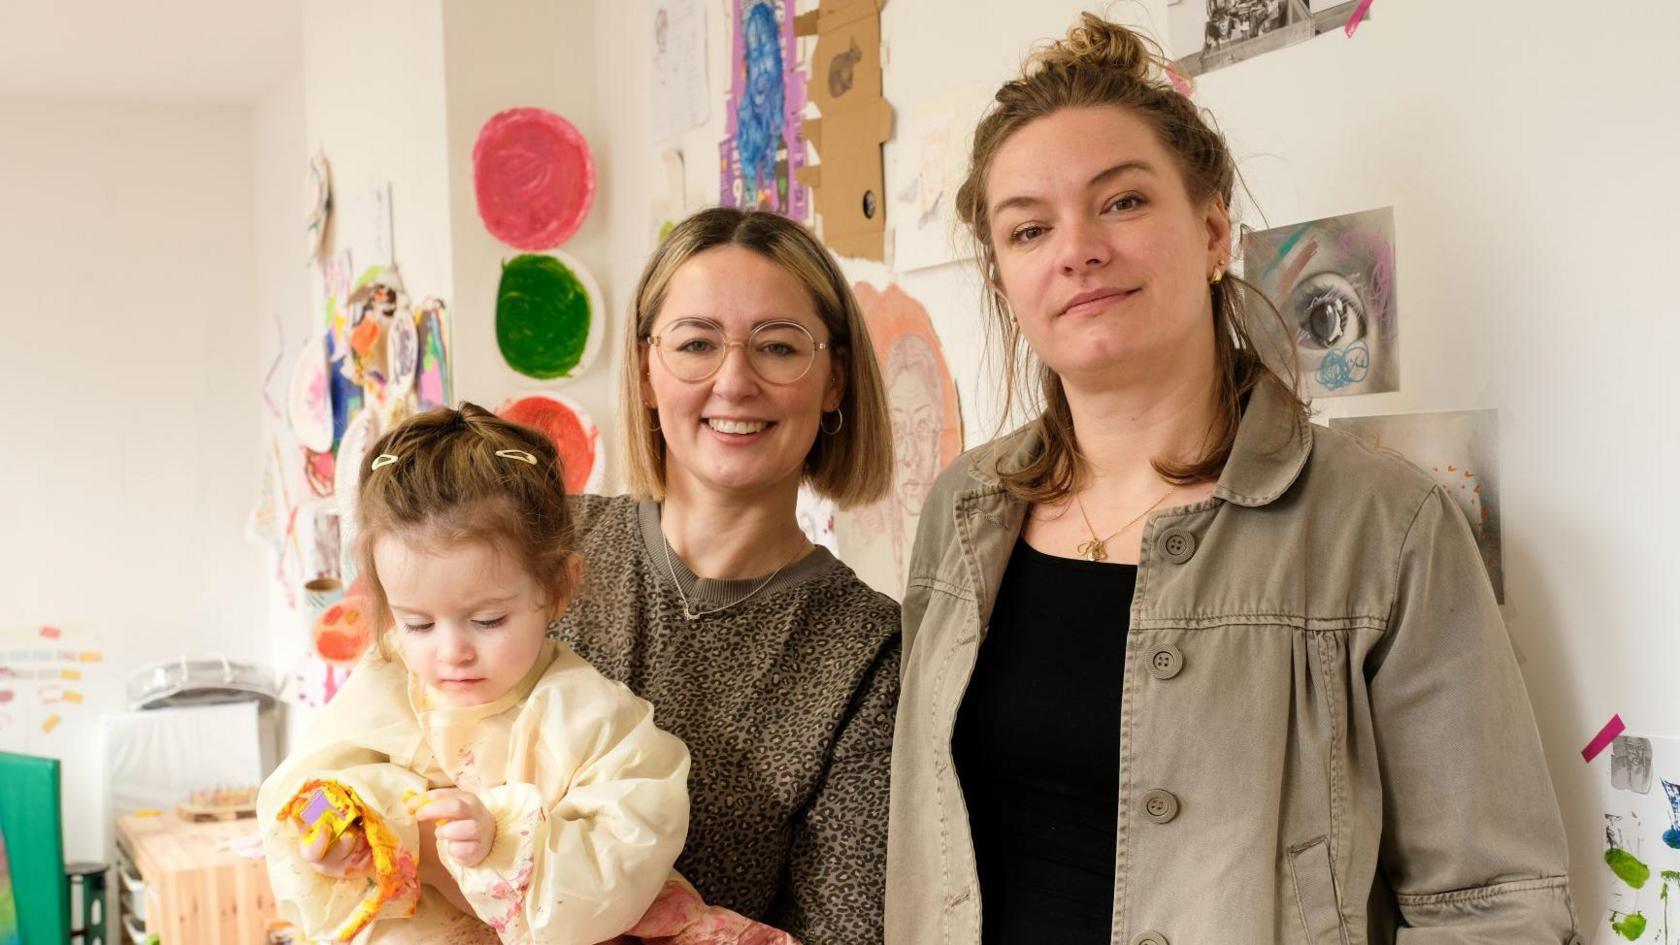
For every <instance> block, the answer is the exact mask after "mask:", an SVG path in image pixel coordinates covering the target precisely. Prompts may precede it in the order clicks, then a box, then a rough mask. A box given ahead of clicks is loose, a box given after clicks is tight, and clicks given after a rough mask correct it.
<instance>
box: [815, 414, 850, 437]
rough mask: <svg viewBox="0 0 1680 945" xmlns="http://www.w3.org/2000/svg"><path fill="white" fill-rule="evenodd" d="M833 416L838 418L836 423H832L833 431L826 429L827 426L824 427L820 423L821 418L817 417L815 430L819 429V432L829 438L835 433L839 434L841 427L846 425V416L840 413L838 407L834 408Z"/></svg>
mask: <svg viewBox="0 0 1680 945" xmlns="http://www.w3.org/2000/svg"><path fill="white" fill-rule="evenodd" d="M834 416H836V417H838V418H839V419H837V420H836V421H835V422H834V429H832V430H830V429H829V428H828V427H827V426H826V425H825V424H824V423H823V422H822V418H821V417H818V418H817V429H819V430H821V431H823V432H824V433H826V434H828V435H829V436H833V435H834V434H836V433H839V432H840V428H841V427H843V426H845V425H846V415H845V414H844V413H842V412H841V410H840V408H839V407H835V408H834Z"/></svg>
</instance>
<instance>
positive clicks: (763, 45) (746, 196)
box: [735, 0, 787, 210]
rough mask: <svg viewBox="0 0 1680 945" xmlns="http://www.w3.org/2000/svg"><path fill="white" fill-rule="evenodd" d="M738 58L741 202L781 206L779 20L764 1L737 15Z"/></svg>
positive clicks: (783, 200)
mask: <svg viewBox="0 0 1680 945" xmlns="http://www.w3.org/2000/svg"><path fill="white" fill-rule="evenodd" d="M741 39H742V59H743V61H744V65H745V67H746V87H745V88H744V89H743V90H742V94H741V96H740V99H739V102H738V104H737V106H736V114H735V153H736V154H737V155H738V156H739V158H740V161H741V186H742V193H741V203H742V205H743V206H748V207H767V208H769V209H777V210H780V209H785V207H786V205H787V195H786V192H785V182H783V181H779V180H778V178H777V173H776V161H777V153H778V151H779V150H780V149H781V148H782V147H783V134H784V132H785V130H786V128H785V124H786V120H787V119H786V111H785V103H784V100H783V95H784V91H783V89H784V85H785V77H784V75H783V62H782V43H781V24H779V23H778V22H777V21H776V11H775V8H774V7H773V5H772V4H771V3H770V2H768V0H760V2H756V3H753V4H752V5H751V6H750V7H748V8H747V9H746V11H745V12H744V15H743V16H742V18H741Z"/></svg>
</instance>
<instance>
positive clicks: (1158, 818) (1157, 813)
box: [1143, 788, 1178, 824]
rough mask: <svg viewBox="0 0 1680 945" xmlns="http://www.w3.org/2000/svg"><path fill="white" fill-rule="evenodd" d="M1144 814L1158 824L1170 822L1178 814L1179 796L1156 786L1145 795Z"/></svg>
mask: <svg viewBox="0 0 1680 945" xmlns="http://www.w3.org/2000/svg"><path fill="white" fill-rule="evenodd" d="M1143 816H1145V817H1148V818H1149V819H1150V820H1152V821H1154V822H1155V823H1158V824H1164V823H1168V822H1170V821H1171V820H1172V819H1173V818H1174V817H1177V816H1178V798H1176V797H1174V796H1173V794H1172V792H1171V791H1163V790H1161V789H1160V788H1156V789H1155V790H1153V791H1149V792H1147V793H1145V794H1144V795H1143Z"/></svg>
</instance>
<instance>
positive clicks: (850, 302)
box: [619, 207, 893, 508]
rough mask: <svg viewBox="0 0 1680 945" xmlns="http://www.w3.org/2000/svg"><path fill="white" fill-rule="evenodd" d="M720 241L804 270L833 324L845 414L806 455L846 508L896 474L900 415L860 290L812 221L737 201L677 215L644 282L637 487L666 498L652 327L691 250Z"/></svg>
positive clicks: (635, 438) (638, 336) (633, 403)
mask: <svg viewBox="0 0 1680 945" xmlns="http://www.w3.org/2000/svg"><path fill="white" fill-rule="evenodd" d="M720 246H739V247H741V248H743V249H748V250H751V251H753V252H755V253H757V254H759V255H760V256H763V257H764V258H765V259H768V260H770V261H771V262H773V263H775V264H776V265H778V266H780V267H781V268H782V269H783V270H784V271H786V272H787V273H788V274H790V275H792V276H793V277H794V278H795V279H797V280H799V282H800V284H801V285H803V286H804V287H805V290H806V291H807V292H809V293H810V295H811V301H812V302H813V303H814V305H815V307H816V310H817V317H818V318H820V319H822V323H823V325H824V326H825V327H827V329H828V336H829V343H830V347H829V354H830V356H831V357H833V358H835V359H836V364H837V366H838V368H839V370H840V375H841V382H842V385H843V387H842V389H841V393H840V410H841V413H842V414H843V416H844V420H843V421H842V422H841V425H840V429H839V430H838V431H837V432H835V433H833V434H829V433H823V432H818V434H817V438H816V442H815V443H813V444H812V445H811V451H810V453H808V454H806V456H805V481H806V482H807V483H809V484H810V485H811V487H812V488H813V489H815V490H816V491H817V493H818V494H819V495H822V496H824V497H826V498H828V499H832V500H833V501H834V503H835V504H836V505H838V506H840V507H841V508H850V507H853V506H857V505H863V504H866V503H869V502H873V501H875V500H876V499H879V498H881V497H882V496H884V495H886V494H887V490H888V489H890V488H892V480H893V456H892V424H891V421H890V419H889V417H888V413H887V394H886V388H885V387H884V386H883V385H882V383H881V369H880V367H879V366H878V365H877V364H876V362H875V347H874V345H873V344H872V343H871V342H870V340H869V329H868V328H867V327H866V326H865V325H864V322H863V311H862V309H861V308H859V307H858V301H857V297H856V296H854V295H853V294H852V290H851V287H850V286H848V285H847V284H846V277H845V275H844V274H843V273H841V271H840V267H839V265H838V264H836V263H835V261H834V257H832V256H830V255H829V253H828V250H826V249H824V248H823V246H822V244H821V243H819V242H817V239H816V237H814V236H812V235H811V232H810V231H809V230H807V229H805V228H804V227H803V226H800V225H799V224H798V223H795V222H793V221H792V220H789V219H788V218H786V217H783V216H779V215H777V214H774V213H766V212H763V211H759V210H737V209H735V208H733V207H713V208H711V209H708V210H702V211H700V212H699V213H696V214H694V215H693V216H691V217H689V218H687V219H686V220H683V221H682V222H681V223H678V224H677V225H676V227H674V228H673V229H672V230H671V233H670V235H669V236H667V237H666V238H665V241H664V242H663V243H661V244H660V246H659V248H658V249H657V250H655V251H654V253H653V258H652V259H649V260H648V264H647V268H646V269H644V270H642V277H641V280H640V281H638V282H637V284H636V294H635V297H634V299H633V301H632V302H631V309H630V323H631V326H632V328H631V331H629V332H628V333H626V336H625V339H624V375H623V390H622V396H621V397H620V398H619V405H620V409H621V410H622V417H621V420H622V422H621V424H620V426H621V427H622V428H623V430H624V453H625V464H626V466H627V467H628V468H629V471H630V491H631V492H632V493H633V494H635V495H636V496H638V497H641V498H649V499H654V500H662V499H664V498H665V437H664V435H663V434H661V433H660V432H659V428H658V427H657V426H656V425H655V423H654V414H653V409H654V408H653V407H652V405H650V404H649V403H648V402H647V398H646V397H644V396H643V395H642V375H643V373H644V372H645V371H646V370H647V364H648V362H647V359H648V357H649V356H650V354H651V352H650V351H649V346H648V342H647V338H648V335H649V334H650V333H651V332H652V330H653V323H654V320H655V319H656V318H658V317H659V310H660V308H661V307H662V306H663V305H664V304H665V298H666V296H667V295H668V294H669V292H670V288H671V277H672V276H674V275H675V274H676V272H677V270H678V269H680V268H682V265H683V264H684V263H686V262H688V261H689V260H690V259H693V258H694V257H695V256H698V255H699V254H701V253H703V252H705V251H707V250H709V249H715V248H717V247H720ZM813 370H815V368H813ZM825 422H828V421H826V420H825Z"/></svg>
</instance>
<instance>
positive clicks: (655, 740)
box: [258, 643, 689, 945]
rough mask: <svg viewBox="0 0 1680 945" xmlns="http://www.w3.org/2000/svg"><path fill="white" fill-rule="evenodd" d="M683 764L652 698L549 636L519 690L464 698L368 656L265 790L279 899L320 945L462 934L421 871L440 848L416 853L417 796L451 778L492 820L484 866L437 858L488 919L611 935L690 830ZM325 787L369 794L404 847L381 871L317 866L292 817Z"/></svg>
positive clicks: (366, 800)
mask: <svg viewBox="0 0 1680 945" xmlns="http://www.w3.org/2000/svg"><path fill="white" fill-rule="evenodd" d="M404 693H406V694H407V697H406V698H404V695H403V694H404ZM688 766H689V759H688V750H687V749H686V748H685V747H684V746H683V743H682V742H681V741H680V740H679V739H677V738H676V737H675V736H673V735H670V734H669V733H666V732H664V731H661V730H660V729H659V728H657V727H655V725H654V721H653V707H652V706H651V705H649V704H648V703H647V702H645V701H643V700H642V699H639V698H637V697H636V696H634V695H633V694H631V692H630V690H629V689H627V688H625V687H624V686H623V685H621V684H619V683H615V682H612V681H610V680H608V679H606V678H605V677H603V676H601V675H600V674H599V673H597V672H596V671H595V670H594V669H593V668H592V667H591V666H590V665H589V664H588V663H586V662H585V661H584V660H583V659H581V658H580V657H578V655H577V654H575V653H573V652H572V651H571V650H570V649H569V648H567V647H565V646H564V645H560V644H554V643H550V644H546V645H545V648H544V649H543V651H542V653H541V655H540V656H539V657H538V659H537V662H536V665H535V666H533V667H532V669H531V671H530V672H529V673H528V674H527V675H526V676H525V678H524V679H523V680H522V681H521V682H520V684H519V685H518V686H515V687H514V689H513V690H512V691H510V692H509V693H507V694H506V695H504V696H502V697H501V698H499V699H497V700H495V701H493V702H490V703H486V704H484V705H478V706H468V707H450V706H447V705H446V704H444V703H443V701H442V700H440V699H438V698H436V696H435V693H434V692H433V691H431V690H430V689H429V688H428V687H427V686H425V684H424V683H423V682H421V681H420V680H419V678H418V677H415V676H413V675H412V674H410V673H409V672H408V670H407V668H406V667H405V666H404V665H403V664H402V663H401V662H400V660H390V661H385V660H379V659H374V658H369V659H364V660H363V661H362V663H361V665H360V666H358V667H357V669H356V671H355V672H354V673H353V674H352V676H351V678H350V681H349V683H348V684H346V686H345V687H344V688H343V689H341V690H340V691H339V693H338V695H337V696H336V697H335V698H334V699H333V701H332V702H331V703H330V704H329V705H328V706H327V707H326V709H325V710H323V712H322V713H321V715H320V716H319V717H318V718H317V719H316V720H315V722H314V724H313V725H312V726H311V727H310V730H309V732H308V734H307V735H305V736H304V738H303V741H302V744H301V745H300V747H299V748H298V749H297V750H296V751H294V752H293V753H292V754H291V756H290V757H288V758H287V759H286V761H285V762H284V763H283V764H281V765H280V767H279V768H278V769H277V770H276V771H275V772H274V774H273V775H271V776H270V777H269V778H268V780H267V781H266V782H264V784H263V786H262V791H261V793H260V795H259V797H258V816H259V818H261V821H260V822H261V823H263V824H265V825H266V831H265V846H266V852H267V858H268V872H269V878H270V881H271V883H272V885H273V887H274V895H275V899H276V901H277V902H278V903H279V906H280V911H281V914H282V915H283V916H284V917H285V918H287V919H289V920H291V922H292V923H293V924H294V925H295V926H296V927H297V928H298V929H299V930H300V931H302V932H303V934H305V935H306V936H308V937H309V939H310V940H311V941H314V940H320V941H351V940H355V941H371V942H402V941H452V940H454V939H455V938H456V937H457V936H456V935H455V934H453V932H452V931H451V929H452V928H453V927H455V926H461V925H462V924H463V922H464V917H463V916H461V915H460V913H458V912H457V911H456V910H454V909H453V908H451V907H449V906H448V905H447V903H445V902H444V900H443V898H442V896H441V895H440V894H438V893H437V892H436V891H435V890H427V891H426V892H425V894H424V895H423V896H422V895H421V891H420V887H419V885H418V883H417V882H416V881H415V879H414V878H415V876H416V875H417V870H418V864H419V860H420V858H421V857H433V856H439V853H438V851H437V850H435V849H426V850H421V849H419V839H420V831H419V825H418V823H417V821H416V819H415V817H414V815H413V813H412V812H411V810H410V808H411V807H413V806H414V805H413V804H412V803H411V800H412V799H413V797H414V795H416V794H418V793H420V792H424V791H427V790H429V789H432V788H438V787H448V786H454V787H458V788H460V789H461V790H464V791H470V792H472V793H473V794H475V795H477V797H478V799H479V801H480V802H482V803H483V804H484V806H485V808H486V809H487V810H488V811H489V813H490V815H491V817H492V818H493V819H494V820H495V824H496V836H495V840H494V843H493V844H492V846H491V849H490V854H489V856H487V857H486V858H485V859H484V860H483V861H482V862H480V863H479V864H477V865H476V866H471V867H462V866H460V865H458V864H456V863H455V862H454V861H453V860H452V859H450V858H449V857H447V856H445V857H442V858H441V861H442V863H443V864H444V865H445V867H446V868H447V869H448V871H449V873H450V874H451V875H452V876H454V877H455V880H456V882H457V883H458V884H459V885H460V888H461V892H462V894H463V895H464V896H465V897H466V899H467V901H468V902H469V903H470V904H471V905H472V907H473V911H474V912H475V913H477V915H478V918H479V919H481V920H482V921H483V922H485V923H486V924H488V925H489V926H490V927H491V928H492V929H494V930H495V931H496V933H497V935H498V936H499V937H500V939H501V941H503V942H507V943H512V942H530V943H536V945H550V943H555V945H558V943H566V945H586V943H594V942H601V941H605V940H608V939H611V938H613V937H614V936H616V935H618V934H619V933H621V932H623V931H625V930H626V929H628V928H630V927H631V925H632V924H633V923H635V922H636V920H637V919H638V918H640V917H641V916H642V914H643V912H644V911H646V910H647V908H648V906H649V905H650V904H651V903H652V902H653V901H654V898H655V897H656V896H657V895H658V894H659V892H660V890H661V888H662V887H663V885H664V884H665V881H666V880H667V879H668V878H669V877H670V875H671V866H672V864H673V863H674V862H675V861H676V858H677V854H678V853H679V852H680V851H681V850H682V846H683V841H684V839H685V836H686V834H687V831H688V793H687V778H688ZM322 781H325V782H331V783H337V784H339V785H343V786H344V787H346V788H349V789H350V790H351V791H353V792H354V793H355V795H356V797H357V798H359V799H360V801H361V802H362V806H363V810H364V812H365V813H364V821H365V822H367V823H369V824H370V829H369V830H368V833H369V836H370V839H372V837H373V835H374V834H375V833H381V834H384V835H386V836H388V837H389V838H390V841H391V842H390V844H389V845H390V846H391V847H392V849H389V850H385V851H381V850H380V849H379V848H378V847H379V844H377V843H376V844H374V846H375V850H374V853H375V860H376V866H379V865H380V864H381V863H384V864H385V866H386V868H385V869H383V870H381V872H382V873H383V874H384V876H383V882H382V881H380V879H378V878H376V879H372V880H370V879H369V878H368V877H365V876H358V877H356V878H353V879H333V878H331V877H327V876H323V875H321V874H319V873H317V872H315V871H314V870H313V869H312V868H311V867H310V866H309V864H307V863H305V862H303V861H302V859H301V858H300V857H299V856H298V831H297V828H296V827H295V826H294V825H293V824H292V823H290V822H289V821H283V820H281V819H280V817H281V815H282V812H283V811H284V810H285V809H286V808H287V807H288V805H290V804H292V803H293V802H294V798H296V797H298V796H299V795H300V793H304V792H308V793H313V790H314V788H313V785H314V784H315V783H316V782H322ZM373 824H378V825H380V826H371V825H373ZM466 924H467V925H471V923H466ZM456 931H461V930H460V929H456Z"/></svg>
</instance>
